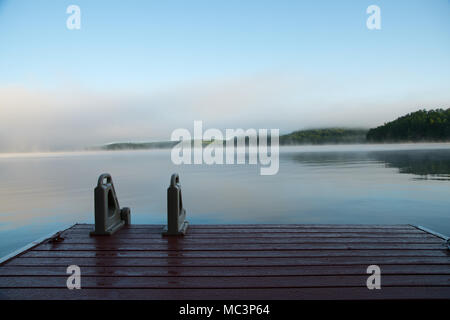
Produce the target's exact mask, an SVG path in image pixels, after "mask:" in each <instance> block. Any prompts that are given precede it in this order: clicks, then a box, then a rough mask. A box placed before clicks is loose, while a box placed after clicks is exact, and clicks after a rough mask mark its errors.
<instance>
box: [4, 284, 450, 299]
mask: <svg viewBox="0 0 450 320" xmlns="http://www.w3.org/2000/svg"><path fill="white" fill-rule="evenodd" d="M449 297H450V288H449V287H429V288H428V287H385V288H383V289H381V290H368V289H367V288H362V287H356V288H267V289H264V288H254V289H245V288H239V289H179V288H177V289H134V288H133V289H116V290H105V289H82V290H67V289H0V299H34V300H49V299H55V298H57V299H64V300H70V299H74V300H75V299H76V300H81V299H89V300H91V299H100V300H127V299H132V300H136V299H139V300H141V299H144V300H148V299H155V300H301V299H308V300H311V299H313V300H319V299H321V300H349V299H351V300H360V299H366V300H367V299H371V300H377V299H442V298H447V299H448V298H449Z"/></svg>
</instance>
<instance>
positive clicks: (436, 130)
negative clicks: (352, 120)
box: [367, 108, 450, 142]
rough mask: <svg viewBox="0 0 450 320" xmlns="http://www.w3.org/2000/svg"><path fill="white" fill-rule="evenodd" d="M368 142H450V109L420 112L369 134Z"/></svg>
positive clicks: (372, 130)
mask: <svg viewBox="0 0 450 320" xmlns="http://www.w3.org/2000/svg"><path fill="white" fill-rule="evenodd" d="M367 141H368V142H408V141H411V142H420V141H422V142H425V141H430V142H431V141H450V108H449V109H447V110H444V109H435V110H429V111H426V110H419V111H416V112H412V113H409V114H407V115H405V116H403V117H400V118H398V119H396V120H394V121H391V122H388V123H385V124H384V125H382V126H379V127H377V128H374V129H370V130H369V131H368V132H367Z"/></svg>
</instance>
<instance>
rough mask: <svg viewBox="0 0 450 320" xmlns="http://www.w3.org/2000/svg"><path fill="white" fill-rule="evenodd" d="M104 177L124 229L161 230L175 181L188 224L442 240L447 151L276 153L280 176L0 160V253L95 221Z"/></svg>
mask: <svg viewBox="0 0 450 320" xmlns="http://www.w3.org/2000/svg"><path fill="white" fill-rule="evenodd" d="M103 172H109V173H111V175H112V177H113V180H114V184H115V187H116V191H117V194H118V197H119V202H120V205H121V206H128V207H130V208H131V217H132V223H135V224H142V223H148V224H152V223H156V224H165V223H166V192H167V191H166V190H167V187H168V184H169V178H170V175H171V174H172V173H173V172H178V173H179V174H180V181H181V185H182V190H183V201H184V206H185V208H186V210H187V219H188V220H189V221H190V222H191V223H194V224H202V223H207V224H215V223H218V224H219V223H226V224H228V223H229V224H234V223H253V224H254V223H259V224H263V223H280V224H281V223H303V224H308V223H314V224H316V223H319V224H320V223H323V224H366V223H367V224H416V225H423V226H425V227H428V228H431V229H433V230H435V231H438V232H441V233H443V234H445V235H449V234H450V211H449V210H450V209H449V208H450V196H449V195H450V144H403V145H335V146H298V147H282V148H280V170H279V172H278V174H276V175H274V176H261V175H260V174H259V167H258V166H256V165H248V164H247V165H212V166H208V165H181V166H175V165H173V164H172V162H171V160H170V150H150V151H116V152H80V153H40V154H39V153H36V154H33V153H30V154H3V155H1V156H0V203H1V204H2V206H1V210H0V216H1V219H0V221H1V223H0V231H1V232H0V256H2V255H5V254H7V253H9V252H11V251H13V250H15V249H17V248H19V247H21V246H23V245H25V244H27V243H29V242H31V241H34V240H36V239H37V238H38V237H40V236H44V235H46V234H47V233H50V232H53V231H57V230H60V229H61V228H63V227H66V226H69V225H72V224H73V223H75V222H80V223H93V222H94V212H93V211H94V210H93V208H94V192H93V190H94V187H95V184H96V183H97V178H98V176H99V175H100V174H101V173H103Z"/></svg>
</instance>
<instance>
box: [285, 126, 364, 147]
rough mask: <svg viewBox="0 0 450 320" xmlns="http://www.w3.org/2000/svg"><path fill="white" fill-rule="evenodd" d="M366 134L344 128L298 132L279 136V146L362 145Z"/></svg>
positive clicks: (362, 130) (358, 130)
mask: <svg viewBox="0 0 450 320" xmlns="http://www.w3.org/2000/svg"><path fill="white" fill-rule="evenodd" d="M366 133H367V130H366V129H345V128H328V129H311V130H299V131H294V132H292V133H289V134H285V135H282V136H280V144H281V145H292V144H336V143H364V142H365V141H366Z"/></svg>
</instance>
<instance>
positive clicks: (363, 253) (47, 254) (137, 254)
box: [21, 250, 448, 259]
mask: <svg viewBox="0 0 450 320" xmlns="http://www.w3.org/2000/svg"><path fill="white" fill-rule="evenodd" d="M400 256H403V257H423V256H430V257H447V256H448V252H447V250H421V251H420V252H417V250H370V251H369V250H285V251H271V250H258V251H239V250H235V251H174V252H169V253H167V252H166V251H86V250H82V251H70V250H63V251H56V250H45V251H41V250H32V251H29V252H27V253H25V254H23V255H21V258H75V257H78V258H97V259H101V258H108V257H109V258H111V257H114V258H123V259H129V258H164V257H180V258H183V257H184V258H188V257H191V258H237V257H248V258H250V257H262V258H275V257H290V258H294V257H400Z"/></svg>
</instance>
